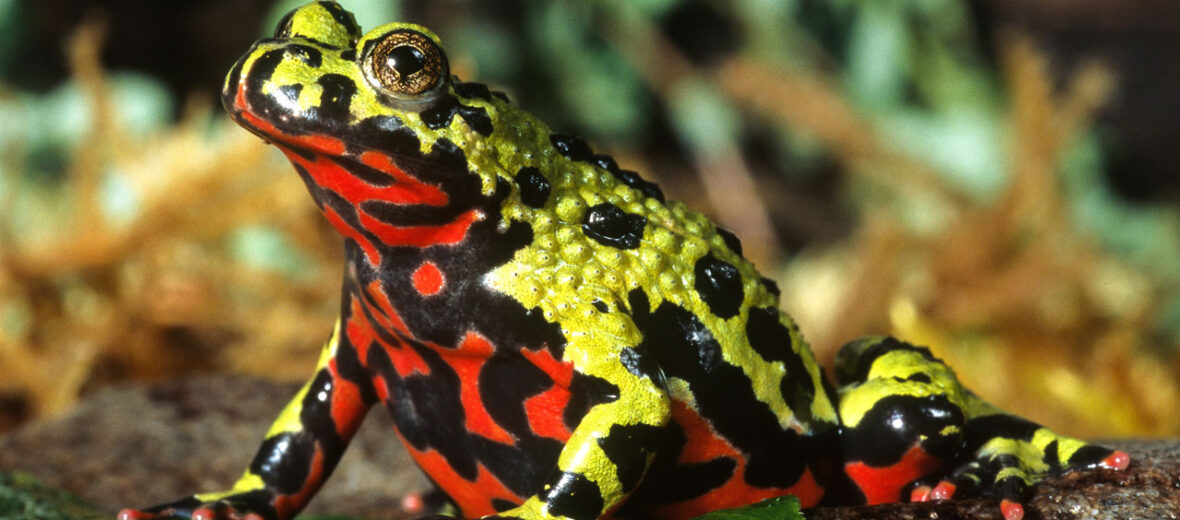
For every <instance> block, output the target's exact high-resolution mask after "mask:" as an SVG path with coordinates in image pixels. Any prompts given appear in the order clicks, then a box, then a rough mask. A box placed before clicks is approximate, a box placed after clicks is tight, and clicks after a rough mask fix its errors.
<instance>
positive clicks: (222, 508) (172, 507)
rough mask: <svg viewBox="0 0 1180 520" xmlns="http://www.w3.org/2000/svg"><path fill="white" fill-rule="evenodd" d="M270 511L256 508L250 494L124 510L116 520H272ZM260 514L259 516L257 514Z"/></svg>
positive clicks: (190, 499)
mask: <svg viewBox="0 0 1180 520" xmlns="http://www.w3.org/2000/svg"><path fill="white" fill-rule="evenodd" d="M271 510H273V508H271V507H269V506H267V505H260V504H259V497H258V496H256V494H254V493H241V494H236V495H232V496H228V497H224V498H221V499H219V500H216V501H203V500H201V499H200V497H198V496H191V497H187V498H182V499H180V500H177V501H175V502H169V503H167V504H160V505H158V506H153V507H149V508H147V509H142V510H140V509H124V510H122V511H119V515H118V516H117V517H116V518H117V519H118V520H165V519H184V520H190V519H191V520H276V518H277V517H276V516H275V514H274V513H273V512H271ZM260 511H261V512H260Z"/></svg>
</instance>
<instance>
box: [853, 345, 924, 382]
mask: <svg viewBox="0 0 1180 520" xmlns="http://www.w3.org/2000/svg"><path fill="white" fill-rule="evenodd" d="M866 342H873V343H872V344H871V345H869V346H868V347H867V348H865V343H866ZM897 350H900V351H907V352H915V353H917V354H919V355H921V356H922V357H923V358H924V359H926V361H929V362H930V363H933V364H940V365H941V364H943V362H942V361H941V360H939V359H938V358H936V357H934V355H933V354H931V353H930V349H928V348H926V347H916V346H914V345H911V344H909V343H906V342H904V341H899V340H897V339H896V338H893V337H885V338H864V339H858V340H855V341H851V342H848V343H846V344H845V345H844V346H843V347H840V351H839V352H837V353H836V382H837V383H838V384H840V385H841V386H843V385H847V384H849V383H854V382H859V381H864V380H865V379H866V378H867V377H868V376H869V371H870V370H872V368H873V363H875V362H876V361H877V359H878V358H880V357H881V356H884V355H886V354H888V353H890V352H893V351H897Z"/></svg>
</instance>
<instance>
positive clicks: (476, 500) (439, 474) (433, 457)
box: [402, 439, 524, 518]
mask: <svg viewBox="0 0 1180 520" xmlns="http://www.w3.org/2000/svg"><path fill="white" fill-rule="evenodd" d="M402 442H403V443H404V442H405V439H402ZM406 449H407V450H408V451H409V452H410V456H411V457H413V458H414V461H415V462H417V463H418V466H419V467H420V468H422V471H423V472H425V473H426V474H427V475H429V476H430V479H431V480H433V481H434V483H435V484H436V485H438V488H439V489H441V490H442V491H443V492H444V493H446V494H447V495H448V496H450V497H451V499H452V500H454V501H455V504H456V505H458V506H459V509H460V510H462V511H463V518H479V517H483V516H487V515H493V514H495V513H496V508H495V507H492V500H493V499H497V498H498V499H501V500H507V501H509V502H513V503H516V504H519V503H521V502H524V498H522V497H518V496H516V494H515V493H513V492H512V491H509V490H508V488H507V487H505V486H504V484H503V483H502V482H500V480H499V479H497V478H496V477H495V475H492V473H491V472H490V471H488V469H487V468H486V467H484V465H483V464H479V465H478V473H477V475H476V478H475V481H474V482H473V481H470V480H467V479H465V478H463V477H461V476H459V474H458V473H456V472H455V469H454V468H452V467H451V465H450V464H449V463H447V459H446V458H444V457H443V456H442V454H440V453H439V452H438V451H436V450H433V449H432V450H428V451H418V450H415V449H414V447H413V446H410V445H409V444H406Z"/></svg>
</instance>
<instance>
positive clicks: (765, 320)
mask: <svg viewBox="0 0 1180 520" xmlns="http://www.w3.org/2000/svg"><path fill="white" fill-rule="evenodd" d="M746 338H747V339H748V340H749V341H750V347H751V348H753V349H754V351H755V352H757V353H758V355H760V356H762V359H765V360H767V361H771V362H774V361H779V362H782V363H783V365H784V367H785V368H786V369H787V373H786V374H785V375H783V378H782V381H781V383H779V393H780V394H781V395H782V397H783V401H785V402H786V403H787V405H788V406H790V407H791V411H792V412H793V413H794V414H795V416H797V417H798V418H799V420H800V421H802V422H803V423H810V422H811V420H812V415H811V404H812V402H813V401H814V400H815V382H814V380H813V379H812V377H811V372H809V371H808V370H807V363H805V362H804V361H803V358H802V357H800V356H799V353H798V352H796V351H795V349H794V347H793V345H792V342H791V333H790V331H789V330H787V327H786V326H784V325H783V324H782V321H781V320H780V319H779V311H778V309H777V308H775V307H761V308H756V309H750V314H749V317H748V318H747V319H746Z"/></svg>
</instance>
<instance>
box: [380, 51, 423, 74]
mask: <svg viewBox="0 0 1180 520" xmlns="http://www.w3.org/2000/svg"><path fill="white" fill-rule="evenodd" d="M386 63H388V64H389V66H390V67H393V70H396V71H397V73H398V75H399V76H401V77H402V78H407V77H409V76H411V75H413V74H414V73H416V72H419V71H421V70H422V68H423V67H424V66H425V64H426V56H424V55H422V51H420V50H418V49H417V48H415V47H411V46H409V45H402V46H399V47H395V48H394V49H393V50H391V51H389V54H387V55H386Z"/></svg>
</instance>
